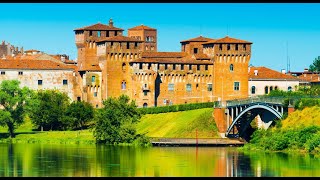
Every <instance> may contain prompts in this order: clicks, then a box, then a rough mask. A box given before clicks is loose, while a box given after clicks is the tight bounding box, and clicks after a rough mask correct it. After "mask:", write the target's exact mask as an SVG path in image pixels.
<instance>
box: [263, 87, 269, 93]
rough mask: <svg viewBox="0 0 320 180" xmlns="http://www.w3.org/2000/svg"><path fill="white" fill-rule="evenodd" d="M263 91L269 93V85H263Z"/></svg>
mask: <svg viewBox="0 0 320 180" xmlns="http://www.w3.org/2000/svg"><path fill="white" fill-rule="evenodd" d="M264 93H265V94H268V93H269V87H268V86H266V87H264Z"/></svg>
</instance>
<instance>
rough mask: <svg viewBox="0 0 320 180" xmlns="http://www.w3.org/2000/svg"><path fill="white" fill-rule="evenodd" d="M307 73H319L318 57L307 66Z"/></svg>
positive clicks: (319, 63)
mask: <svg viewBox="0 0 320 180" xmlns="http://www.w3.org/2000/svg"><path fill="white" fill-rule="evenodd" d="M309 71H311V72H319V71H320V56H318V57H317V58H315V59H314V61H313V63H312V64H311V65H310V66H309Z"/></svg>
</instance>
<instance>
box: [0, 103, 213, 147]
mask: <svg viewBox="0 0 320 180" xmlns="http://www.w3.org/2000/svg"><path fill="white" fill-rule="evenodd" d="M212 111H213V109H212V108H204V109H197V110H190V111H181V112H172V113H161V114H147V115H144V116H142V118H141V120H140V122H139V123H138V124H137V132H138V133H147V134H146V135H147V136H149V137H166V138H173V137H177V138H178V137H179V138H181V137H185V138H195V137H196V129H197V131H198V138H215V137H219V136H218V134H217V128H216V125H215V122H214V119H213V118H212ZM33 129H34V127H32V123H31V121H30V119H26V120H25V123H24V124H22V125H21V126H19V127H18V128H17V129H16V131H15V132H16V137H15V138H12V139H10V138H8V130H7V128H5V127H0V142H10V141H11V142H13V143H44V144H94V143H95V138H94V137H93V134H92V131H91V130H88V129H86V130H79V131H43V132H41V131H33Z"/></svg>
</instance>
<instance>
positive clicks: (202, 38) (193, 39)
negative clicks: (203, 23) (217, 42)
mask: <svg viewBox="0 0 320 180" xmlns="http://www.w3.org/2000/svg"><path fill="white" fill-rule="evenodd" d="M211 40H214V39H211V38H206V37H202V36H199V37H196V38H192V39H188V40H184V41H180V43H182V42H207V41H211Z"/></svg>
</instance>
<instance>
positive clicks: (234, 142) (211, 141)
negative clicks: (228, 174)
mask: <svg viewBox="0 0 320 180" xmlns="http://www.w3.org/2000/svg"><path fill="white" fill-rule="evenodd" d="M151 143H152V145H153V146H242V145H244V144H245V142H244V141H240V140H239V139H232V138H198V139H195V138H159V139H155V138H154V139H152V141H151Z"/></svg>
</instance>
